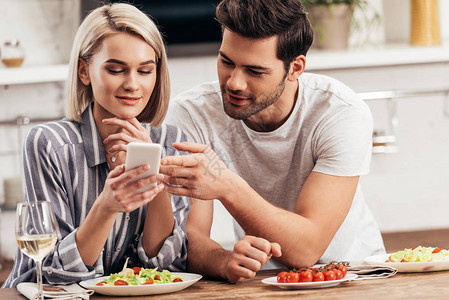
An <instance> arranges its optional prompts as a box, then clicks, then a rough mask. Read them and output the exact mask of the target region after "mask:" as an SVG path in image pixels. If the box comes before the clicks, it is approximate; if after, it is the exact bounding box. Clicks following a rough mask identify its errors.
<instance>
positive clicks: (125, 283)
mask: <svg viewBox="0 0 449 300" xmlns="http://www.w3.org/2000/svg"><path fill="white" fill-rule="evenodd" d="M114 285H128V282H126V281H125V280H121V279H119V280H117V281H116V282H114Z"/></svg>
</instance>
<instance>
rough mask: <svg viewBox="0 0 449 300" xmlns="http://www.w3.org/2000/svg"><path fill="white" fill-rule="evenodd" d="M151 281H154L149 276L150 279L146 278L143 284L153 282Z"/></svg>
mask: <svg viewBox="0 0 449 300" xmlns="http://www.w3.org/2000/svg"><path fill="white" fill-rule="evenodd" d="M153 283H154V281H153V279H152V278H150V279H147V281H145V282H144V283H143V284H153Z"/></svg>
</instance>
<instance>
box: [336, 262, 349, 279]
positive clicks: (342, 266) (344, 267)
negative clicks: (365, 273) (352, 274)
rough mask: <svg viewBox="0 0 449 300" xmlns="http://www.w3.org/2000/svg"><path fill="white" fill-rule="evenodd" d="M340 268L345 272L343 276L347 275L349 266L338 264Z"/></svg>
mask: <svg viewBox="0 0 449 300" xmlns="http://www.w3.org/2000/svg"><path fill="white" fill-rule="evenodd" d="M338 269H339V270H340V271H341V272H342V273H343V278H344V277H345V276H346V273H348V267H346V266H345V265H338Z"/></svg>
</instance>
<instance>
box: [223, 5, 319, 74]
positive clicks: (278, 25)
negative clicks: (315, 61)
mask: <svg viewBox="0 0 449 300" xmlns="http://www.w3.org/2000/svg"><path fill="white" fill-rule="evenodd" d="M215 15H216V19H217V21H218V22H219V23H220V24H221V26H222V28H223V29H228V30H230V31H232V32H235V33H237V34H239V35H241V36H243V37H247V38H255V39H259V38H268V37H272V36H278V45H277V57H278V58H279V59H280V60H282V61H283V62H284V67H285V69H286V71H288V69H289V66H290V63H291V62H292V61H293V60H294V59H295V58H296V57H297V56H299V55H301V54H302V55H306V54H307V51H308V50H309V48H310V45H311V44H312V41H313V31H312V27H311V25H310V23H309V20H308V19H307V13H306V12H305V10H304V7H303V6H302V4H301V1H300V0H223V1H221V2H220V4H218V6H217V9H216V12H215Z"/></svg>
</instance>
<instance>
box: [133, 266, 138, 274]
mask: <svg viewBox="0 0 449 300" xmlns="http://www.w3.org/2000/svg"><path fill="white" fill-rule="evenodd" d="M133 272H134V274H136V275H138V274H139V273H140V268H139V267H134V268H133Z"/></svg>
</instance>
